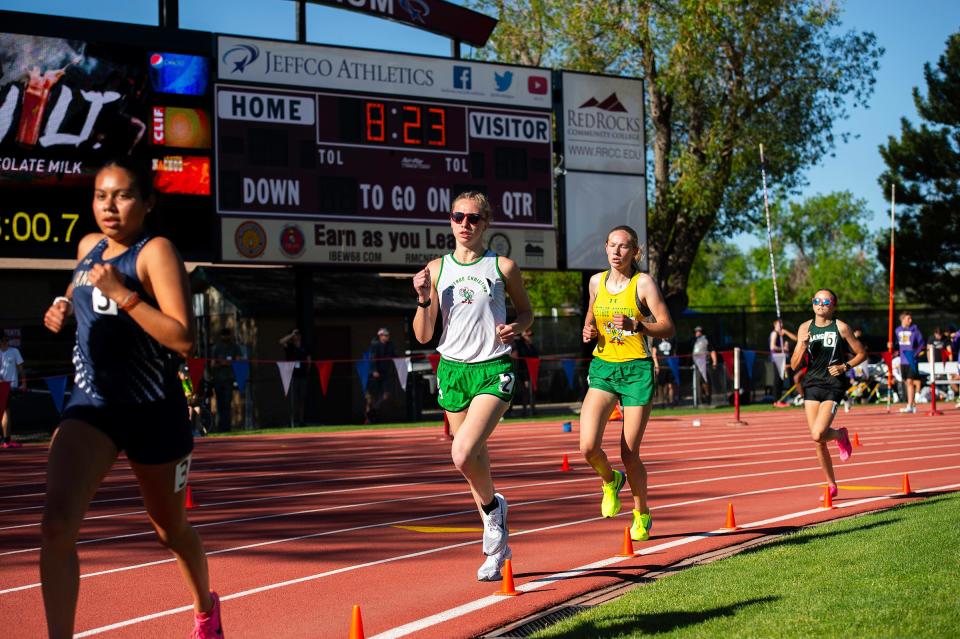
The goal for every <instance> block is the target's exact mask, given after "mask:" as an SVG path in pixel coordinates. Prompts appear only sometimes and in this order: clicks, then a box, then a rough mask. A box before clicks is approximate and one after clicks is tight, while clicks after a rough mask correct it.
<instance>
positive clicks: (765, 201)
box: [760, 144, 787, 379]
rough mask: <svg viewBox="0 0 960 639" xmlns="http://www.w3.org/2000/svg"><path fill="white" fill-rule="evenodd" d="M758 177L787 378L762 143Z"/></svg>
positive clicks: (779, 335)
mask: <svg viewBox="0 0 960 639" xmlns="http://www.w3.org/2000/svg"><path fill="white" fill-rule="evenodd" d="M760 179H761V181H762V182H763V213H764V215H765V216H766V218H767V252H768V253H769V255H770V276H771V277H772V278H773V304H774V306H775V307H776V309H777V322H778V323H779V326H780V330H779V331H777V339H778V340H779V342H780V355H781V356H782V357H783V358H784V362H783V368H782V369H780V372H779V375H780V376H781V378H782V379H786V378H787V362H786V357H787V354H786V353H784V352H783V320H782V319H781V318H780V292H779V290H778V289H777V266H776V263H775V262H774V260H773V232H772V231H771V230H770V202H769V201H768V199H767V170H766V167H765V166H764V162H763V145H762V144H761V145H760Z"/></svg>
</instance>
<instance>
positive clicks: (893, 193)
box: [887, 184, 897, 413]
mask: <svg viewBox="0 0 960 639" xmlns="http://www.w3.org/2000/svg"><path fill="white" fill-rule="evenodd" d="M896 193H897V186H896V185H895V184H891V185H890V302H889V309H888V313H887V358H888V361H887V412H888V413H889V412H890V408H891V406H892V404H893V388H892V387H893V236H894V227H895V225H896Z"/></svg>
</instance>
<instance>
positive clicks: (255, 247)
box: [233, 220, 267, 259]
mask: <svg viewBox="0 0 960 639" xmlns="http://www.w3.org/2000/svg"><path fill="white" fill-rule="evenodd" d="M233 243H234V244H235V245H236V247H237V252H239V253H240V255H242V256H244V257H248V258H250V259H253V258H255V257H260V256H261V255H263V250H264V249H265V248H267V234H266V232H264V230H263V227H262V226H260V225H259V224H257V223H256V222H254V221H252V220H248V221H246V222H244V223H243V224H241V225H240V226H238V227H237V230H236V232H235V233H234V234H233Z"/></svg>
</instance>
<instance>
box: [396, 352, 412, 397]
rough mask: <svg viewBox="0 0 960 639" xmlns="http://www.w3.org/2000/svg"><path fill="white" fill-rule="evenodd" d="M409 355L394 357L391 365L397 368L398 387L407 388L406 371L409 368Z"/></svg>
mask: <svg viewBox="0 0 960 639" xmlns="http://www.w3.org/2000/svg"><path fill="white" fill-rule="evenodd" d="M408 364H410V358H409V357H394V358H393V365H394V367H396V369H397V377H398V378H399V379H400V388H402V389H403V390H407V372H408V371H409V370H410V367H409V366H408Z"/></svg>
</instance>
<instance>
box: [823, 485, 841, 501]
mask: <svg viewBox="0 0 960 639" xmlns="http://www.w3.org/2000/svg"><path fill="white" fill-rule="evenodd" d="M827 485H828V486H830V499H833V498H834V497H836V496H837V493H838V492H839V491H838V490H837V485H836V484H827ZM820 501H823V495H820Z"/></svg>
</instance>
